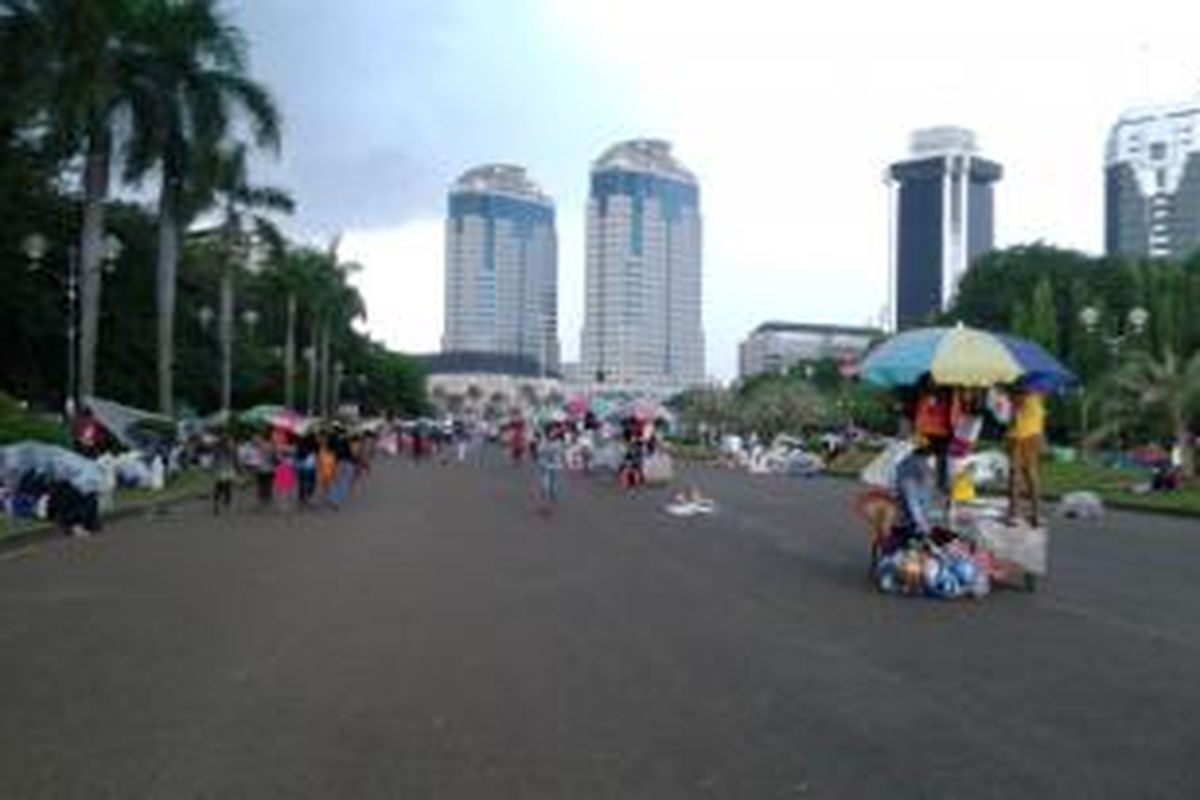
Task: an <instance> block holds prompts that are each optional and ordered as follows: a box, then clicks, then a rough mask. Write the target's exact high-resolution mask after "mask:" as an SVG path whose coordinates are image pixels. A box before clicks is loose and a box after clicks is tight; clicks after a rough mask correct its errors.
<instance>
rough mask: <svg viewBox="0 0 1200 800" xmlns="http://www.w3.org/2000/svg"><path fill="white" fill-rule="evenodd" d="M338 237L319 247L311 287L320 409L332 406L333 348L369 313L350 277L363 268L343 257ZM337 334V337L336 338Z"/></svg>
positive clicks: (312, 328) (311, 309)
mask: <svg viewBox="0 0 1200 800" xmlns="http://www.w3.org/2000/svg"><path fill="white" fill-rule="evenodd" d="M338 245H339V240H338V239H337V238H335V239H334V241H333V242H332V243H331V244H330V246H329V248H328V249H327V250H325V251H324V252H323V253H320V252H319V251H317V253H318V254H317V255H316V257H315V260H314V263H313V267H314V268H315V273H314V280H313V282H312V284H311V285H310V286H308V287H306V288H307V297H306V301H307V303H308V307H309V308H308V310H309V322H310V326H311V337H312V343H313V347H314V348H315V350H316V356H317V359H316V360H317V364H318V366H317V376H318V382H319V385H320V386H319V389H318V392H317V397H318V401H317V408H318V411H319V412H320V413H324V414H328V413H329V411H330V410H331V403H332V394H333V381H332V379H331V375H330V372H331V366H332V363H333V352H334V350H335V349H336V348H337V347H338V346H340V345H341V343H342V340H343V339H345V338H346V335H347V334H349V333H350V332H351V327H350V326H351V324H352V323H353V322H354V321H355V320H356V319H360V318H363V317H365V316H366V306H365V304H364V303H363V299H362V295H360V294H359V293H358V290H357V289H355V288H354V287H353V286H352V285H351V284H350V283H349V281H348V277H349V276H350V275H353V274H354V273H356V272H358V271H359V270H361V269H362V267H361V266H360V265H359V264H356V263H354V262H344V261H340V260H339V258H338V255H337V249H338ZM335 338H336V340H337V341H335Z"/></svg>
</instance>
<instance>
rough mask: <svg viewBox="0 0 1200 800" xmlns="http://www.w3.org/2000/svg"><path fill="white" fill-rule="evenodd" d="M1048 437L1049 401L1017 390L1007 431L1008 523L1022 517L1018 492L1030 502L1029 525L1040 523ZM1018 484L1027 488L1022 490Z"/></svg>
mask: <svg viewBox="0 0 1200 800" xmlns="http://www.w3.org/2000/svg"><path fill="white" fill-rule="evenodd" d="M1045 436H1046V400H1045V397H1044V396H1043V395H1042V394H1041V393H1039V392H1035V391H1028V390H1018V391H1017V393H1016V395H1015V397H1014V398H1013V419H1012V425H1010V426H1009V429H1008V456H1009V469H1008V521H1009V522H1010V523H1015V522H1016V520H1017V517H1018V516H1019V507H1018V505H1019V499H1020V498H1019V497H1018V495H1019V493H1020V492H1019V488H1024V491H1025V493H1026V496H1027V497H1028V498H1029V506H1030V515H1029V522H1030V524H1032V525H1033V526H1034V527H1035V528H1036V527H1038V524H1039V522H1040V515H1039V513H1038V512H1039V507H1040V504H1039V502H1038V494H1039V488H1040V487H1039V480H1038V462H1040V461H1041V458H1042V444H1043V442H1044V441H1045ZM1019 484H1024V486H1023V487H1020V486H1019Z"/></svg>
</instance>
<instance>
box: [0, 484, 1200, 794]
mask: <svg viewBox="0 0 1200 800" xmlns="http://www.w3.org/2000/svg"><path fill="white" fill-rule="evenodd" d="M696 479H697V480H698V481H700V482H701V483H702V484H703V485H704V486H706V487H707V488H708V489H709V490H710V492H711V493H712V494H714V495H716V496H717V498H718V499H719V500H720V502H721V504H722V507H721V510H720V513H719V514H718V515H716V516H714V517H712V518H708V519H691V520H679V519H674V518H670V517H668V516H666V515H664V514H662V513H661V510H660V505H661V504H662V502H663V499H664V498H663V496H662V495H661V494H648V495H644V496H641V497H637V498H629V497H624V496H621V495H618V494H617V493H616V492H614V491H613V490H611V489H610V488H609V487H608V486H607V485H605V486H600V485H595V484H591V485H587V484H579V483H574V482H573V483H571V484H569V487H568V497H567V499H566V502H565V504H564V507H563V508H562V509H561V512H560V513H559V514H558V515H557V516H556V517H554V518H553V519H550V520H543V519H540V518H538V517H536V516H535V515H534V514H533V513H532V511H531V503H530V499H529V481H528V476H526V475H522V474H520V473H517V472H514V471H513V470H511V469H509V468H494V469H492V470H489V471H484V472H480V471H477V470H473V469H468V468H456V467H446V468H439V467H435V466H432V465H428V466H426V467H424V468H420V469H418V468H414V467H412V466H411V465H408V464H398V463H396V464H389V463H384V464H381V465H380V467H379V469H378V470H377V473H376V474H375V475H374V476H373V478H372V479H371V482H370V485H369V486H368V487H367V491H366V493H365V494H364V495H363V496H362V497H360V498H359V499H358V501H357V502H356V503H354V504H353V505H352V506H351V507H350V508H349V509H347V510H346V511H344V512H342V513H341V514H340V515H339V514H334V513H320V514H306V515H294V516H290V517H286V518H285V517H281V516H276V515H257V514H253V513H248V512H247V513H242V514H239V515H238V516H236V517H233V518H227V519H222V520H221V521H220V522H219V523H214V522H213V521H212V519H211V518H210V517H208V516H207V515H206V514H205V510H204V509H203V508H202V507H201V506H200V505H199V504H197V505H195V506H192V507H188V508H184V509H181V510H179V511H177V512H176V513H173V514H171V515H169V516H166V517H162V518H158V519H151V520H137V521H131V522H128V523H124V524H122V525H120V526H119V528H118V529H116V530H114V532H113V533H112V535H108V536H104V537H100V538H97V539H94V540H91V541H87V542H60V543H56V544H54V545H51V546H47V547H41V548H38V549H37V550H35V551H33V552H28V553H21V554H15V555H14V554H11V553H10V554H8V555H7V556H5V557H4V558H3V560H2V561H0V798H5V800H10V799H12V798H41V797H68V798H88V800H93V799H94V798H121V800H127V799H128V798H171V799H172V800H174V799H175V798H191V797H205V798H222V799H223V798H243V797H244V798H271V797H278V798H289V799H295V798H336V797H352V798H366V797H380V798H426V797H429V798H475V797H478V798H510V797H511V798H592V797H602V798H671V797H681V798H683V797H686V798H695V797H715V798H795V797H814V798H862V797H886V798H935V797H956V796H969V797H971V798H973V800H983V799H984V798H992V797H996V798H1001V797H1003V798H1008V797H1036V798H1049V797H1064V798H1101V797H1113V798H1130V797H1136V798H1151V797H1179V798H1196V797H1200V525H1198V524H1197V523H1195V522H1194V521H1176V520H1170V519H1166V518H1152V517H1138V516H1129V515H1113V516H1111V517H1110V518H1109V519H1108V520H1107V521H1106V522H1105V523H1103V524H1102V525H1091V526H1087V525H1082V524H1079V525H1066V524H1063V525H1059V526H1058V527H1057V528H1056V529H1055V532H1054V533H1055V535H1054V537H1053V548H1052V554H1051V555H1052V559H1053V564H1052V568H1053V571H1054V574H1053V576H1052V579H1051V580H1049V581H1048V582H1047V583H1046V584H1045V585H1044V587H1043V591H1041V592H1039V593H1038V594H1036V595H1024V594H1019V593H1004V594H1000V595H995V596H993V597H991V598H989V599H988V600H986V601H985V602H981V603H958V604H949V603H937V602H931V601H923V600H906V599H899V598H892V597H884V596H879V595H876V594H873V593H871V592H869V591H867V590H866V588H865V585H864V577H863V576H864V561H863V549H864V543H863V539H862V537H861V536H860V535H859V534H858V533H857V528H856V525H855V524H854V522H853V521H852V519H851V518H850V517H849V514H848V512H847V510H846V508H847V502H846V498H847V496H848V493H849V491H850V490H851V488H852V487H850V486H849V485H848V484H844V483H839V482H835V481H814V482H798V481H788V480H784V479H775V478H751V477H748V476H741V475H732V474H728V473H717V472H699V473H697V474H696Z"/></svg>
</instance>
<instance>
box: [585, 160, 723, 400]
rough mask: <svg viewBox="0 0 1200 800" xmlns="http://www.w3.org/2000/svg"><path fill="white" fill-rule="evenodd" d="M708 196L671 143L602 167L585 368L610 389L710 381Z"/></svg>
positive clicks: (592, 239) (592, 210)
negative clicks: (704, 272)
mask: <svg viewBox="0 0 1200 800" xmlns="http://www.w3.org/2000/svg"><path fill="white" fill-rule="evenodd" d="M700 234H701V231H700V189H699V185H698V184H697V182H696V178H695V176H693V175H692V173H691V172H689V171H688V170H687V169H686V168H685V167H684V166H683V165H682V164H680V163H679V161H677V160H676V159H675V157H674V156H673V155H672V154H671V146H670V144H668V143H667V142H664V141H660V140H656V139H635V140H632V141H627V142H621V143H619V144H616V145H614V146H613V147H611V148H609V149H608V150H607V151H606V152H605V153H604V154H603V155H602V156H600V158H599V159H598V160H597V161H596V162H595V163H594V164H593V165H592V171H591V193H590V197H589V200H588V210H587V275H586V293H585V298H584V323H583V336H582V346H581V353H580V357H581V369H582V372H583V375H584V377H585V378H586V379H588V380H590V381H594V382H596V383H598V384H601V385H604V386H612V387H621V388H629V389H635V390H645V391H658V392H669V391H673V390H677V389H682V388H686V387H689V386H695V385H699V384H701V383H703V381H704V333H703V326H702V320H701V276H700Z"/></svg>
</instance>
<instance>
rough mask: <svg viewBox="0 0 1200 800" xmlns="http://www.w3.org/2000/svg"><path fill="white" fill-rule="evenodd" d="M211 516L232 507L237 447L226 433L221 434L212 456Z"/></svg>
mask: <svg viewBox="0 0 1200 800" xmlns="http://www.w3.org/2000/svg"><path fill="white" fill-rule="evenodd" d="M212 468H213V475H214V480H213V514H214V515H218V514H220V513H221V509H222V508H224V509H225V510H226V511H228V510H229V509H230V508H231V507H232V506H233V481H234V479H235V478H236V477H237V446H236V445H235V444H234V442H233V437H232V436H230V435H229V434H228V433H223V434H221V438H220V439H218V440H217V444H216V447H215V448H214V449H213V454H212Z"/></svg>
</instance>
